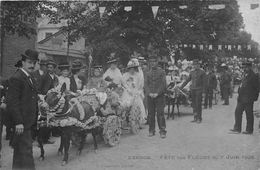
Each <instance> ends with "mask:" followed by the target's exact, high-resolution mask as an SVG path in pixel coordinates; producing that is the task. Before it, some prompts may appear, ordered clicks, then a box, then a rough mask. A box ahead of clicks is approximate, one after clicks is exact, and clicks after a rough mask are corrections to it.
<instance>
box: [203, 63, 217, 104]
mask: <svg viewBox="0 0 260 170" xmlns="http://www.w3.org/2000/svg"><path fill="white" fill-rule="evenodd" d="M213 69H214V66H213V65H208V67H207V74H206V85H205V99H204V108H205V109H206V108H208V106H209V109H212V100H213V90H214V89H216V88H217V78H216V75H215V73H214V70H213Z"/></svg>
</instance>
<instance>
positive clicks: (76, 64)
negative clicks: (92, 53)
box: [71, 60, 85, 70]
mask: <svg viewBox="0 0 260 170" xmlns="http://www.w3.org/2000/svg"><path fill="white" fill-rule="evenodd" d="M83 68H85V66H84V65H83V64H82V62H81V61H80V60H75V61H73V63H72V66H71V70H80V69H83Z"/></svg>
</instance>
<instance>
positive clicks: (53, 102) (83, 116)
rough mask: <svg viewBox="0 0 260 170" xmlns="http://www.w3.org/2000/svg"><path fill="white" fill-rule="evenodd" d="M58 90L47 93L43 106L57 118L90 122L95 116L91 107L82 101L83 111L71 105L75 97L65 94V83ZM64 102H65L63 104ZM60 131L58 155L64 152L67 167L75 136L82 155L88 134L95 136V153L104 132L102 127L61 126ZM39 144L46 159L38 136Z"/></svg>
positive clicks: (63, 163)
mask: <svg viewBox="0 0 260 170" xmlns="http://www.w3.org/2000/svg"><path fill="white" fill-rule="evenodd" d="M55 89H56V90H51V91H50V92H48V93H47V95H46V96H45V98H44V104H42V107H43V108H45V110H46V108H48V110H51V111H52V112H55V118H57V119H59V118H61V119H62V118H65V117H73V118H76V119H77V120H80V121H81V122H85V121H86V120H89V118H91V117H92V116H94V114H95V113H94V110H93V109H92V107H91V105H90V104H89V103H87V102H84V101H81V102H80V105H81V106H82V109H83V110H80V109H79V108H78V107H77V106H76V105H71V104H70V100H71V98H72V97H73V96H72V95H68V94H65V93H66V92H65V90H66V85H65V83H64V84H63V85H62V86H61V88H60V90H59V88H55ZM62 101H63V102H62ZM59 129H60V130H61V132H62V134H61V143H60V147H59V149H58V154H62V153H63V150H64V156H63V160H62V165H63V166H64V165H66V164H67V163H68V156H69V147H70V141H71V139H72V135H73V134H77V135H79V136H80V143H79V148H78V151H77V154H78V155H80V154H81V152H82V149H83V147H84V144H85V138H86V136H87V134H88V133H91V134H92V136H93V141H94V148H95V151H96V150H97V141H96V135H98V134H100V133H101V132H102V130H100V127H95V128H93V129H88V130H85V129H82V128H81V127H76V126H71V125H68V126H63V127H62V126H60V127H59ZM38 142H39V147H40V149H41V156H40V158H41V159H44V149H43V145H42V140H41V136H40V135H39V136H38Z"/></svg>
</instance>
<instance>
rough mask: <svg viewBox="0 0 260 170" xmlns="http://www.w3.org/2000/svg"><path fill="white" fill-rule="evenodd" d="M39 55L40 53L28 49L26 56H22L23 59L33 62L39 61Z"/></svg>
mask: <svg viewBox="0 0 260 170" xmlns="http://www.w3.org/2000/svg"><path fill="white" fill-rule="evenodd" d="M38 55H39V53H38V52H37V51H35V50H31V49H27V50H26V51H25V52H24V54H21V56H22V59H29V60H33V61H38V60H39V59H38Z"/></svg>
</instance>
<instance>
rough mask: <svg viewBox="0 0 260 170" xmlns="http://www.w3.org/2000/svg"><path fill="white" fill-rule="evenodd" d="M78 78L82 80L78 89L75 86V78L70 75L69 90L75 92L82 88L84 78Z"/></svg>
mask: <svg viewBox="0 0 260 170" xmlns="http://www.w3.org/2000/svg"><path fill="white" fill-rule="evenodd" d="M79 79H80V80H81V81H82V86H81V88H80V89H78V87H77V83H76V80H75V78H74V76H73V75H72V76H71V77H70V91H72V92H74V93H76V92H77V90H82V89H83V87H84V85H85V82H86V81H85V79H84V78H79Z"/></svg>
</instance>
